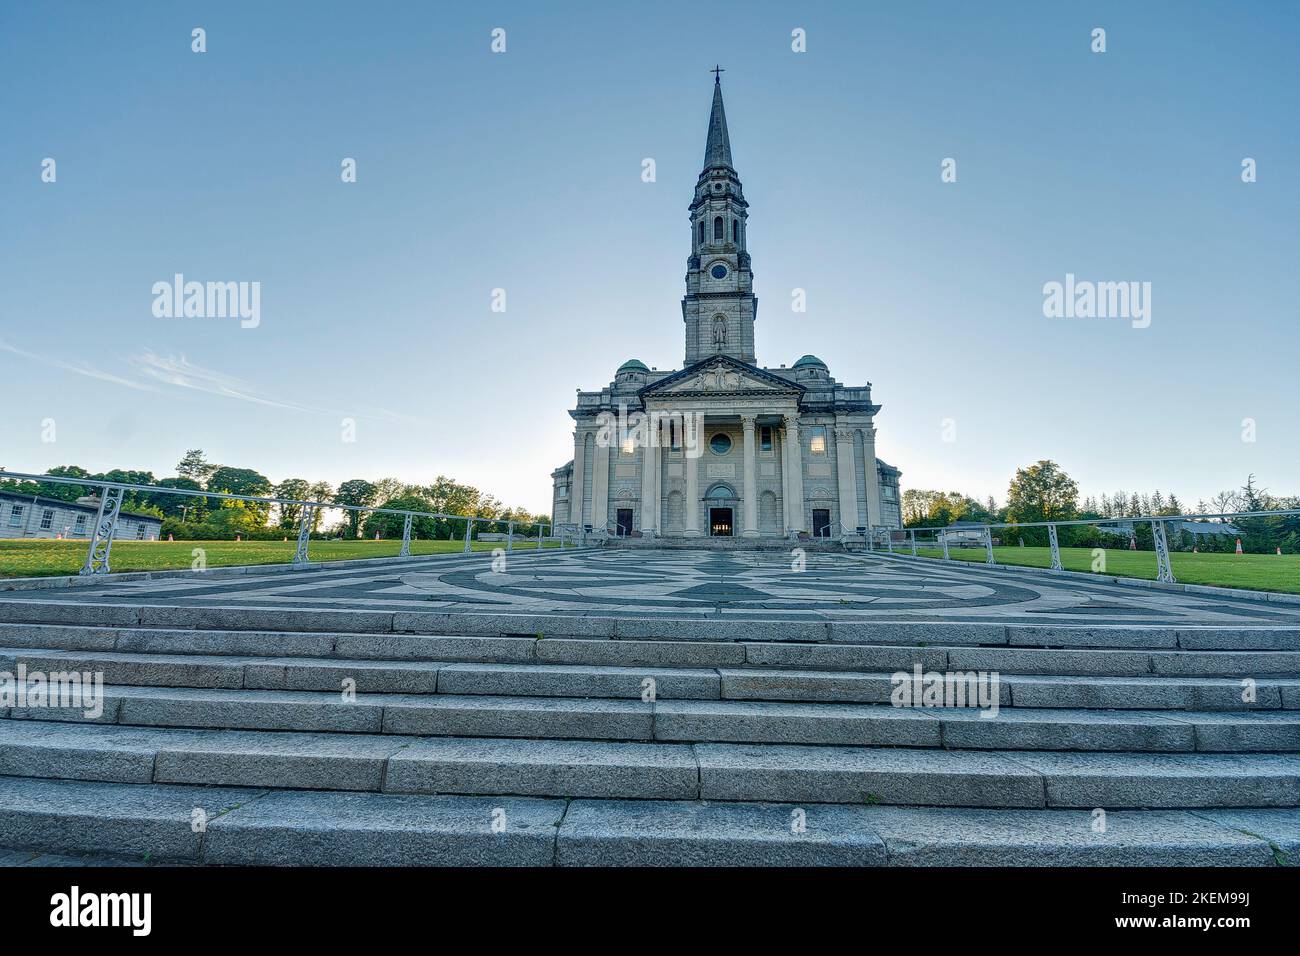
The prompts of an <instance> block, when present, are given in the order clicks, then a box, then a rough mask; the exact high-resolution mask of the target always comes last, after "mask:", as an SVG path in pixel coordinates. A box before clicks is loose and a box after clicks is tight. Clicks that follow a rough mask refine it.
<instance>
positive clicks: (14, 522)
mask: <svg viewBox="0 0 1300 956" xmlns="http://www.w3.org/2000/svg"><path fill="white" fill-rule="evenodd" d="M22 526H23V506H22V505H13V506H12V507H11V508H10V509H9V527H11V528H21V527H22Z"/></svg>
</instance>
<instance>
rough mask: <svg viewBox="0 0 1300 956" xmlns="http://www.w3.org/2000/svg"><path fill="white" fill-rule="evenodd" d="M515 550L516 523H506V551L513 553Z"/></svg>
mask: <svg viewBox="0 0 1300 956" xmlns="http://www.w3.org/2000/svg"><path fill="white" fill-rule="evenodd" d="M514 549H515V523H514V522H513V521H508V522H506V551H513V550H514Z"/></svg>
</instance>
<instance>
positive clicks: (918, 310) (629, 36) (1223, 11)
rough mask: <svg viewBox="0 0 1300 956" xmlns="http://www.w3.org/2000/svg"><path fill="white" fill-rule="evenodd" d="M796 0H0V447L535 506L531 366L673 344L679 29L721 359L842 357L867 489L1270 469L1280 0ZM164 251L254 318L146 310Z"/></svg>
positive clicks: (1295, 219) (1290, 207)
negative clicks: (748, 270) (722, 150)
mask: <svg viewBox="0 0 1300 956" xmlns="http://www.w3.org/2000/svg"><path fill="white" fill-rule="evenodd" d="M805 6H806V7H807V9H797V8H796V7H795V5H792V4H788V3H764V2H747V3H738V4H728V3H722V2H715V3H709V4H700V3H680V2H667V3H656V4H631V3H627V4H614V3H600V4H597V3H590V4H578V3H547V4H537V3H518V4H482V5H477V4H475V5H471V4H451V3H416V2H410V3H385V2H371V3H353V2H348V3H337V4H336V3H311V4H307V3H245V2H226V3H220V4H217V3H211V4H202V3H186V4H177V3H163V2H141V3H114V4H105V3H92V2H84V3H70V2H62V3H60V2H50V3H40V4H34V3H33V4H17V3H6V4H4V5H3V6H0V117H3V120H2V121H0V123H2V136H0V200H2V201H0V222H2V223H3V225H2V226H0V288H2V289H3V296H0V383H2V384H3V394H4V403H3V406H0V407H2V408H3V412H2V413H0V465H4V466H6V467H8V468H9V469H11V470H41V469H44V468H46V467H49V466H53V465H57V464H65V463H75V464H80V465H82V466H85V467H88V468H91V469H92V470H101V469H106V468H110V467H134V468H149V469H152V470H154V471H155V472H156V473H157V474H159V475H160V476H161V475H165V474H171V473H172V472H171V469H172V466H173V464H174V463H175V462H176V461H177V460H178V459H179V458H180V456H181V455H182V454H183V453H184V451H185V449H187V448H192V447H201V448H204V449H206V450H207V452H208V455H209V457H210V458H211V459H213V460H216V461H219V462H222V463H225V464H230V465H235V466H242V467H253V468H256V469H258V470H260V471H262V472H263V473H264V474H267V475H268V476H269V477H271V478H272V479H273V480H277V481H278V480H280V479H283V478H286V477H295V476H302V477H307V478H311V479H322V478H323V479H327V480H330V481H332V482H335V483H337V482H339V481H341V480H344V479H347V478H352V477H365V478H371V479H377V478H380V477H384V476H388V475H395V476H398V477H401V478H405V479H409V480H411V481H417V482H425V481H429V480H431V479H432V478H433V477H434V476H435V475H437V474H440V473H441V474H448V475H453V476H455V477H456V478H459V479H461V480H464V481H468V482H471V483H473V484H476V485H478V486H480V487H482V488H484V489H486V490H488V491H490V492H492V493H494V494H495V495H497V496H498V497H499V498H501V499H503V500H504V501H505V502H506V503H508V504H512V505H522V506H525V507H531V508H533V509H538V510H540V509H545V508H548V507H549V502H550V479H549V473H550V471H551V469H553V468H554V467H556V466H558V465H560V464H562V463H563V462H564V461H566V460H567V459H568V458H569V457H570V456H571V454H572V440H571V428H572V422H571V420H570V419H569V418H568V416H567V415H566V409H567V408H569V407H570V405H571V404H572V401H573V397H574V389H575V388H576V387H582V388H584V389H588V388H599V387H600V386H602V385H603V384H605V383H607V382H608V381H609V380H610V378H611V377H612V374H613V370H614V368H615V367H617V366H618V364H619V363H621V362H622V361H623V360H625V359H627V358H629V357H632V356H635V357H637V358H640V359H642V360H643V361H645V362H646V363H647V364H649V365H654V366H657V367H659V368H669V367H678V366H679V365H680V363H681V359H682V350H683V343H682V323H681V315H680V310H679V299H680V297H681V295H682V292H683V281H682V277H683V274H684V271H685V259H686V255H687V253H688V226H687V218H686V205H687V203H688V202H689V200H690V198H691V190H692V188H693V186H694V183H695V178H696V176H697V174H698V172H699V167H700V164H701V158H702V153H703V148H704V137H705V127H706V121H707V116H708V106H709V96H710V84H711V83H712V77H711V76H710V75H709V73H708V72H707V70H708V68H709V67H711V66H713V64H714V63H715V62H720V63H721V64H722V65H723V66H724V67H725V68H726V70H727V72H726V73H724V74H723V86H724V91H725V95H726V101H727V113H728V119H729V122H730V127H731V141H732V148H733V153H734V157H735V162H736V165H737V168H738V170H739V172H740V175H741V178H742V179H743V181H744V184H745V193H746V196H747V198H748V199H749V201H750V204H751V205H750V220H749V245H750V251H751V252H752V254H753V262H754V270H755V274H756V280H755V284H756V290H757V292H758V295H759V298H760V310H759V321H758V326H757V335H758V342H757V348H758V358H759V361H760V362H761V363H763V364H768V365H777V364H779V363H782V362H784V363H787V364H789V363H791V362H793V361H794V359H796V358H797V357H798V356H799V355H801V354H803V353H805V352H813V353H815V354H817V355H819V356H821V357H822V358H823V359H825V360H826V362H827V363H828V364H829V365H830V368H831V372H832V374H834V375H835V376H836V377H837V378H838V379H839V380H841V381H843V382H846V383H848V384H861V383H863V382H866V381H870V382H871V383H872V384H873V386H874V395H875V398H876V400H877V401H878V402H880V403H882V404H883V406H884V409H883V411H882V413H881V415H880V416H879V418H878V422H877V424H878V427H879V430H880V431H879V453H880V454H881V456H882V457H883V458H885V459H886V460H888V461H890V462H891V463H893V464H896V465H897V466H898V467H900V468H901V469H902V470H903V484H904V487H911V488H934V487H938V488H942V489H954V490H961V491H964V492H967V493H970V494H973V495H976V496H979V497H984V496H987V495H989V494H992V495H995V496H996V497H997V498H998V499H999V501H1002V500H1003V499H1004V497H1005V493H1006V487H1007V483H1008V480H1009V478H1010V477H1011V475H1012V473H1013V472H1014V470H1015V468H1016V467H1017V466H1022V465H1025V464H1028V463H1030V462H1032V461H1034V460H1036V459H1039V458H1053V459H1055V460H1056V461H1058V462H1060V463H1061V465H1062V466H1064V467H1065V469H1066V470H1067V471H1068V472H1069V473H1070V474H1071V475H1073V476H1074V477H1075V478H1076V479H1077V480H1078V481H1079V483H1080V485H1081V488H1082V490H1083V492H1084V493H1085V494H1096V493H1100V492H1109V491H1113V490H1116V489H1120V488H1123V489H1126V490H1128V491H1130V492H1131V491H1144V492H1149V491H1151V490H1153V489H1155V488H1160V489H1161V490H1162V491H1165V492H1166V493H1167V492H1169V491H1171V490H1172V491H1174V492H1176V493H1177V494H1178V495H1179V496H1180V497H1181V498H1182V499H1183V500H1184V501H1185V502H1187V503H1194V501H1195V499H1196V498H1197V497H1201V496H1204V497H1208V496H1209V495H1210V494H1212V493H1213V492H1215V491H1217V490H1219V489H1222V488H1227V487H1232V486H1237V485H1240V484H1241V483H1242V481H1243V480H1244V478H1245V476H1246V474H1247V473H1248V472H1254V473H1255V474H1256V476H1257V477H1258V479H1259V481H1260V482H1261V483H1262V484H1263V485H1265V486H1267V487H1268V488H1269V489H1270V490H1272V491H1274V492H1276V493H1296V492H1300V454H1298V453H1297V449H1300V375H1298V374H1297V365H1298V360H1300V347H1298V346H1300V332H1298V331H1297V320H1298V319H1300V316H1298V315H1297V312H1298V311H1300V305H1298V303H1300V277H1298V276H1300V269H1297V265H1298V264H1300V238H1298V229H1297V224H1298V223H1300V169H1297V166H1296V163H1297V158H1298V157H1300V136H1298V134H1297V117H1298V116H1300V103H1298V102H1297V100H1298V99H1300V4H1295V3H1289V2H1285V3H1284V2H1274V3H1266V2H1247V3H1242V4H1231V5H1229V4H1221V3H1189V2H1169V3H1158V2H1144V3H1140V4H1135V3H1091V4H1083V3H1069V4H1065V3H1052V4H1045V3H1037V2H1035V3H1014V4H1013V3H999V4H994V5H983V4H979V5H977V4H970V3H956V2H954V3H909V4H885V3H858V2H852V3H849V2H844V3H829V2H828V3H817V4H807V5H805ZM194 27H203V28H205V29H206V31H207V43H208V52H207V53H205V54H202V55H199V54H195V53H192V52H191V50H190V43H191V40H190V31H191V30H192V29H193V28H194ZM494 27H502V28H504V29H505V30H506V31H507V52H506V53H505V54H493V53H492V52H491V51H490V49H489V43H490V31H491V30H492V28H494ZM796 27H802V28H804V29H805V30H806V31H807V38H808V39H807V46H808V52H806V53H802V54H797V53H794V52H792V51H791V49H790V33H791V30H792V29H794V28H796ZM1094 27H1104V28H1105V29H1106V31H1107V47H1108V49H1107V52H1106V53H1104V54H1094V53H1092V52H1091V51H1090V49H1089V44H1090V38H1089V34H1090V31H1091V30H1092V29H1093V28H1094ZM45 157H52V158H54V159H55V160H56V162H57V176H58V179H57V182H56V183H54V184H48V183H43V182H41V178H40V174H41V162H42V160H43V159H44V158H45ZM344 157H353V158H355V159H356V160H357V163H358V182H357V183H355V184H344V183H342V182H341V181H340V176H339V173H340V162H341V160H342V159H343V158H344ZM645 157H652V158H654V159H655V160H656V163H657V173H658V177H657V182H655V183H652V184H648V183H644V182H642V181H641V176H640V174H641V161H642V159H643V158H645ZM945 157H953V158H955V159H956V160H957V171H958V181H957V183H955V184H943V183H941V182H940V178H939V165H940V162H941V160H943V159H944V158H945ZM1243 157H1253V158H1255V159H1256V161H1257V163H1258V182H1256V183H1253V184H1249V185H1248V184H1244V183H1242V182H1241V178H1240V170H1241V161H1242V159H1243ZM176 272H182V273H184V274H185V275H186V277H187V278H190V279H198V280H201V281H206V280H223V281H224V280H230V281H258V282H260V283H261V284H262V302H261V313H262V314H261V325H260V326H259V327H258V328H256V329H241V328H240V327H239V325H238V323H237V322H236V321H233V320H229V319H226V320H222V319H194V318H192V319H160V318H155V317H154V316H153V314H152V311H151V307H152V304H153V296H152V293H151V288H152V285H153V283H155V282H158V281H170V279H171V277H172V275H173V273H176ZM1067 272H1072V273H1074V274H1076V275H1077V276H1079V277H1080V278H1081V279H1092V280H1097V281H1127V280H1136V281H1149V282H1151V283H1152V287H1153V289H1152V323H1151V326H1150V327H1149V328H1147V329H1134V328H1132V327H1131V325H1130V324H1129V323H1128V322H1126V321H1124V320H1117V319H1109V320H1104V319H1048V318H1045V317H1044V316H1043V313H1042V303H1043V295H1042V286H1043V284H1044V283H1045V282H1049V281H1053V280H1057V281H1061V280H1063V279H1064V277H1065V274H1066V273H1067ZM497 287H501V288H504V289H506V290H507V306H508V308H507V311H506V312H505V313H504V314H501V313H494V312H492V311H491V310H490V308H489V305H490V298H489V297H490V294H491V290H492V289H493V288H497ZM796 287H799V288H804V289H806V290H807V301H808V311H807V313H805V314H801V315H796V314H794V313H792V312H791V309H790V290H791V289H793V288H796ZM345 416H350V417H354V418H356V419H357V434H356V441H355V442H354V443H345V442H342V441H341V440H340V419H341V418H343V417H345ZM949 418H950V419H953V420H955V423H956V439H957V440H956V441H954V442H944V441H942V440H941V434H942V432H941V429H942V422H943V420H944V419H949ZM1243 418H1253V419H1254V420H1255V421H1256V422H1257V440H1256V441H1255V442H1254V443H1245V442H1243V441H1242V440H1241V431H1242V427H1241V422H1242V419H1243ZM44 419H54V421H55V424H56V428H57V431H56V438H57V440H56V442H55V443H53V444H49V443H43V442H42V441H41V431H42V427H41V422H42V420H44Z"/></svg>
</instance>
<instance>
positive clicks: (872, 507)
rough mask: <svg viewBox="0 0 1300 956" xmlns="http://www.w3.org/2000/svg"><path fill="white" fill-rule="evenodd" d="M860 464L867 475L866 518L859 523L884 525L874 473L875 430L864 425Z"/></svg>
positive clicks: (873, 427)
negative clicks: (862, 459) (861, 461)
mask: <svg viewBox="0 0 1300 956" xmlns="http://www.w3.org/2000/svg"><path fill="white" fill-rule="evenodd" d="M862 457H863V458H865V459H866V460H865V461H864V462H863V463H862V465H863V467H864V468H865V469H866V473H867V516H866V518H865V519H864V520H863V521H861V522H860V524H864V525H866V526H867V527H869V528H870V527H872V526H873V525H875V526H879V525H883V524H884V523H885V519H884V515H882V514H881V511H880V472H878V471H876V428H875V426H874V425H866V426H864V427H863V429H862Z"/></svg>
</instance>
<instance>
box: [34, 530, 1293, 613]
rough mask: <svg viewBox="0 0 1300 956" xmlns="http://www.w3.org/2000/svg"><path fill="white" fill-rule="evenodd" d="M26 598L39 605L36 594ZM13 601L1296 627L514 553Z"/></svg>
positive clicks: (686, 565) (862, 568)
mask: <svg viewBox="0 0 1300 956" xmlns="http://www.w3.org/2000/svg"><path fill="white" fill-rule="evenodd" d="M38 595H39V597H38ZM20 599H21V600H40V601H58V602H64V601H73V602H81V601H86V602H92V603H117V604H122V603H143V604H166V605H186V606H196V607H214V606H219V607H258V608H281V609H290V608H295V609H349V610H377V611H441V612H447V613H476V614H483V613H503V614H566V615H568V614H572V615H582V616H593V617H594V616H599V617H641V618H656V617H657V618H689V619H700V618H714V619H733V620H746V619H756V620H840V621H844V620H848V621H852V620H871V621H890V620H893V621H927V620H928V621H944V622H963V621H967V622H972V623H1009V624H1013V623H1021V624H1023V623H1034V624H1070V625H1106V624H1146V625H1169V624H1173V625H1182V624H1186V625H1243V624H1250V625H1255V626H1258V625H1286V626H1290V627H1297V626H1300V604H1297V603H1290V604H1288V603H1284V602H1280V601H1279V602H1273V601H1261V600H1248V599H1243V598H1238V597H1232V596H1228V595H1225V596H1217V595H1208V594H1199V593H1197V594H1190V593H1186V592H1183V591H1179V590H1166V589H1157V588H1151V587H1141V586H1135V585H1133V584H1116V583H1114V582H1112V581H1108V580H1106V579H1092V578H1091V577H1090V576H1087V575H1081V574H1045V573H1035V572H1032V571H1027V570H1024V569H1008V568H987V567H985V566H984V565H982V564H974V563H966V562H959V561H952V562H941V561H931V560H926V559H916V558H910V557H906V556H885V555H873V554H846V553H837V552H817V551H809V552H807V553H804V552H802V551H712V550H705V549H699V550H690V549H649V548H637V549H632V548H628V549H611V550H597V549H591V550H582V551H557V550H549V551H533V550H520V551H516V552H514V553H512V554H506V553H505V552H498V553H497V554H496V555H495V556H494V555H493V554H492V553H488V552H478V553H475V554H469V555H459V554H457V555H441V556H437V557H428V558H415V559H410V560H404V561H386V560H374V561H364V562H348V563H346V564H344V565H342V566H338V567H334V566H331V565H329V564H325V565H321V566H319V567H317V568H314V569H313V570H312V571H311V572H310V573H306V574H299V573H294V572H292V571H288V570H287V569H285V568H277V569H266V570H264V571H261V570H259V569H255V568H249V569H242V570H241V571H240V572H238V573H223V572H221V571H220V570H216V571H214V572H212V573H210V574H204V575H181V576H176V577H165V578H153V579H144V580H134V581H130V580H121V579H112V578H110V579H109V580H107V581H104V582H102V583H99V582H96V583H94V584H90V583H88V582H79V586H78V587H75V588H66V589H63V588H51V589H42V590H39V591H32V592H26V594H25V595H24V596H23V597H22V598H20Z"/></svg>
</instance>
